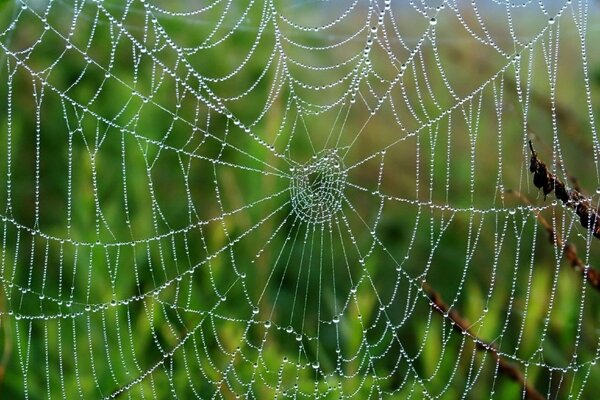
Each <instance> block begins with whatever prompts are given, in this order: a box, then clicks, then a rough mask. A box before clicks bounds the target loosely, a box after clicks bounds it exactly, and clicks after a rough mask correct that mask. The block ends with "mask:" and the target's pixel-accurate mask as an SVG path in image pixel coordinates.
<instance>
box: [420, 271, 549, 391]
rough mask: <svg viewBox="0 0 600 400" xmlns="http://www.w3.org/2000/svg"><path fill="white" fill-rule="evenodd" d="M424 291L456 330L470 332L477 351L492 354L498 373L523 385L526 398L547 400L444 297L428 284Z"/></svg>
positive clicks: (437, 310)
mask: <svg viewBox="0 0 600 400" xmlns="http://www.w3.org/2000/svg"><path fill="white" fill-rule="evenodd" d="M423 290H425V292H426V293H427V295H428V296H429V299H430V300H431V302H432V303H433V305H432V308H433V309H434V310H435V311H436V312H438V313H440V314H441V315H445V314H447V315H449V316H450V318H451V319H452V321H454V325H453V327H454V330H456V331H458V332H461V333H462V332H465V331H466V332H468V333H469V335H470V336H471V337H473V338H475V347H476V349H477V350H479V351H482V352H487V353H489V354H491V356H492V357H493V358H494V360H496V365H498V371H499V372H500V373H501V374H502V375H504V376H506V377H508V378H510V379H512V380H513V381H516V382H517V383H518V384H519V385H521V388H522V390H523V393H524V394H525V398H527V399H531V400H544V399H545V398H544V396H542V395H541V394H540V393H539V392H538V391H537V390H536V389H535V388H534V387H533V386H531V385H530V384H529V383H527V381H526V380H525V377H524V376H523V373H522V372H521V371H520V370H519V368H518V367H517V366H516V365H515V364H513V363H511V362H509V361H507V360H506V359H505V358H504V357H502V355H500V353H499V352H498V349H497V348H496V346H495V345H493V344H490V343H487V342H485V341H483V340H481V339H479V337H477V335H475V334H474V333H473V332H471V329H470V326H471V324H470V323H469V321H467V320H466V319H465V318H463V317H462V316H461V315H460V314H459V312H458V311H456V309H454V308H453V309H451V310H450V309H449V307H448V305H447V304H446V303H445V302H444V300H443V299H442V296H441V295H440V294H439V293H438V292H436V291H435V290H434V289H433V288H432V287H431V286H429V285H428V284H427V283H423Z"/></svg>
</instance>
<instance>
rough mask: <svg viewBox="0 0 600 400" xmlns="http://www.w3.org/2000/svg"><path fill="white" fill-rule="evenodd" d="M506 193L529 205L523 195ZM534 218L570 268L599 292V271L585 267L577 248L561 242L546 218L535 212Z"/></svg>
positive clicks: (513, 191)
mask: <svg viewBox="0 0 600 400" xmlns="http://www.w3.org/2000/svg"><path fill="white" fill-rule="evenodd" d="M508 192H509V193H513V194H514V195H515V196H517V197H518V198H520V199H521V201H524V202H525V203H527V204H529V203H530V202H529V199H527V197H526V196H525V195H523V194H521V193H519V192H518V191H516V190H509V191H508ZM535 216H536V218H537V220H538V221H539V223H540V225H542V227H543V228H544V230H545V231H546V232H547V233H548V240H549V241H550V243H551V244H553V245H555V246H556V247H558V248H560V249H562V251H563V254H564V255H565V259H566V260H567V261H568V262H569V264H570V265H571V267H572V268H573V269H574V270H575V271H576V272H579V273H580V274H581V275H583V276H584V277H585V279H586V280H587V281H588V283H589V284H590V286H592V287H593V288H594V289H596V290H597V291H600V271H598V270H597V269H595V268H592V267H590V266H589V265H588V266H586V264H585V263H584V262H583V260H582V259H581V258H579V256H578V255H577V248H576V247H575V245H574V244H572V243H566V242H563V240H562V239H561V237H560V235H559V234H558V233H556V232H555V231H554V229H553V228H552V224H550V222H548V220H546V218H544V216H543V215H542V214H541V213H540V212H539V211H536V212H535Z"/></svg>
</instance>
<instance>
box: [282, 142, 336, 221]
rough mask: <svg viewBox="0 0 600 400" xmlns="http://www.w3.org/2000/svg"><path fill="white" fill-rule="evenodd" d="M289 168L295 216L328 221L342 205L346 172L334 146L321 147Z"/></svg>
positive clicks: (303, 218) (308, 219)
mask: <svg viewBox="0 0 600 400" xmlns="http://www.w3.org/2000/svg"><path fill="white" fill-rule="evenodd" d="M291 170H292V174H293V175H292V179H291V197H292V207H293V209H294V212H295V213H296V215H297V216H298V217H299V218H300V219H302V220H303V221H305V222H309V223H314V224H321V223H323V222H326V221H329V220H331V218H332V217H333V215H335V213H336V212H338V211H339V210H340V209H341V208H342V200H343V193H344V188H345V186H346V175H347V173H346V168H345V166H344V163H343V160H342V159H341V157H340V156H339V154H338V152H337V149H330V150H324V151H322V152H321V153H319V154H316V155H314V156H313V158H312V160H310V161H309V162H308V163H306V164H304V165H302V166H297V167H293V168H292V169H291Z"/></svg>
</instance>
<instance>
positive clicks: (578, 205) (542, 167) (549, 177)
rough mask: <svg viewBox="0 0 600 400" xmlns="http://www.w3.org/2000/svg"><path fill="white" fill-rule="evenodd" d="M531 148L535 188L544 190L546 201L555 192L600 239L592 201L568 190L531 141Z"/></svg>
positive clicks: (598, 219)
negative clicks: (539, 155)
mask: <svg viewBox="0 0 600 400" xmlns="http://www.w3.org/2000/svg"><path fill="white" fill-rule="evenodd" d="M529 148H530V149H531V161H530V164H529V171H531V173H532V174H533V184H534V185H535V187H537V188H539V189H542V190H543V192H544V199H545V198H546V196H547V195H548V194H549V193H551V192H552V191H554V195H555V196H556V198H557V199H558V200H560V201H562V202H563V204H564V205H566V206H567V207H570V208H572V209H573V210H575V213H576V214H577V215H578V216H579V222H580V223H581V226H583V227H584V228H585V229H588V230H591V232H592V234H593V235H594V236H595V237H596V238H599V239H600V218H599V217H598V210H596V209H595V208H593V207H592V201H591V199H589V198H587V197H586V196H584V195H583V194H581V192H579V191H578V190H576V189H567V187H566V186H565V184H564V183H563V181H561V180H560V179H559V178H558V177H557V176H556V175H555V174H553V173H552V172H550V170H549V169H548V167H547V166H546V164H545V163H544V162H543V161H542V160H540V159H539V158H538V156H537V153H536V151H535V149H534V148H533V144H532V143H531V140H530V141H529Z"/></svg>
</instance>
